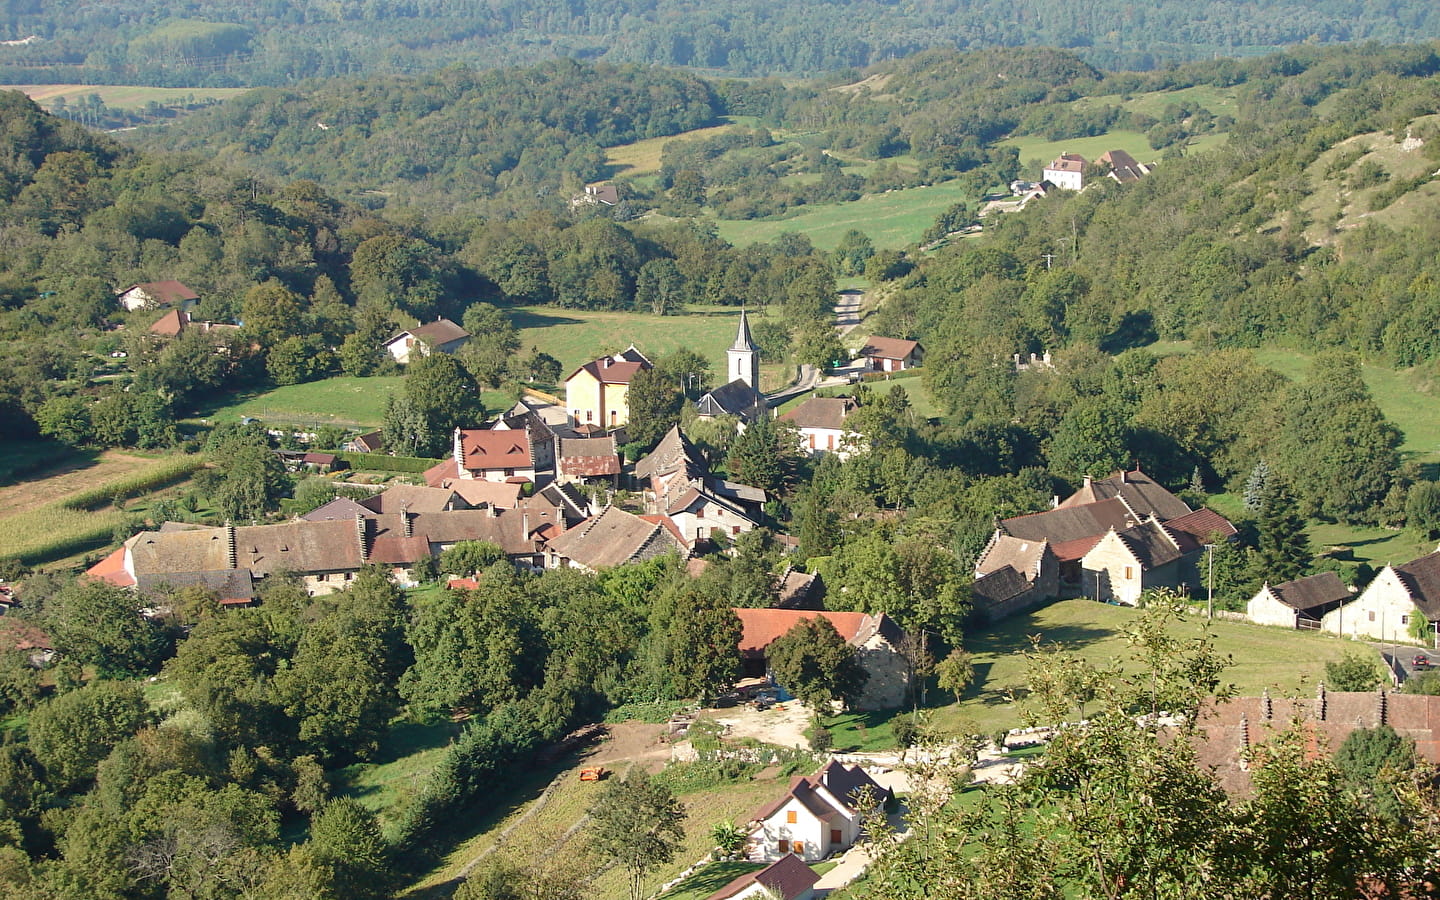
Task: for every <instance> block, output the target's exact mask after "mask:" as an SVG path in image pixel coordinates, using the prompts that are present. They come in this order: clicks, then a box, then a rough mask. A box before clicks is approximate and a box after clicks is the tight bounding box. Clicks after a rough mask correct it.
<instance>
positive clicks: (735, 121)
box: [605, 116, 780, 178]
mask: <svg viewBox="0 0 1440 900" xmlns="http://www.w3.org/2000/svg"><path fill="white" fill-rule="evenodd" d="M724 119H725V124H724V125H712V126H710V127H709V128H696V129H695V130H693V131H686V132H683V133H681V134H674V135H668V136H666V137H656V138H645V139H644V140H641V141H635V142H633V143H629V144H620V145H619V146H616V147H611V148H609V149H608V150H606V151H605V164H606V166H607V167H608V168H609V170H610V176H611V177H612V178H613V177H616V176H621V175H623V176H627V177H632V178H633V177H636V176H641V175H654V174H655V173H657V172H659V171H660V153H661V151H663V150H664V149H665V145H666V144H668V143H670V142H671V141H683V140H700V139H703V138H709V137H714V136H715V135H717V134H724V133H725V132H727V131H733V130H735V129H737V128H740V127H742V126H743V127H746V128H751V127H754V126H755V124H756V123H757V122H758V119H756V118H755V117H754V116H725V117H724ZM771 134H774V135H777V136H778V135H779V134H780V132H776V131H773V130H772V132H771Z"/></svg>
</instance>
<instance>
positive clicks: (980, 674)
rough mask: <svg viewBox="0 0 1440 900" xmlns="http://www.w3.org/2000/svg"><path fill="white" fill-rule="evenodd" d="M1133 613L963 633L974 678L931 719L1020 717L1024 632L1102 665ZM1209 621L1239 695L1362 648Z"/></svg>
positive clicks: (1120, 644) (1291, 683) (1078, 610)
mask: <svg viewBox="0 0 1440 900" xmlns="http://www.w3.org/2000/svg"><path fill="white" fill-rule="evenodd" d="M1139 615H1140V613H1139V611H1138V610H1135V609H1131V608H1129V607H1122V606H1110V605H1108V604H1104V603H1096V602H1095V601H1093V600H1062V601H1060V602H1057V603H1053V604H1051V605H1049V606H1046V607H1043V608H1041V609H1038V610H1035V611H1033V612H1030V613H1028V614H1025V615H1020V616H1015V617H1013V618H1010V619H1006V620H1005V621H1003V622H1000V623H997V624H994V625H989V626H986V627H984V628H983V629H981V630H978V631H976V632H973V633H971V634H969V635H967V636H966V639H965V645H966V647H965V649H966V650H968V651H970V653H971V654H973V655H974V658H975V683H974V684H972V685H971V686H970V688H969V690H967V691H966V692H965V694H964V696H963V697H962V698H961V702H960V703H958V704H952V705H950V706H945V707H942V708H940V709H936V710H934V711H933V716H934V721H935V723H936V725H937V726H939V727H940V728H941V729H942V730H943V731H952V732H968V733H975V734H994V733H995V732H997V731H1003V730H1006V729H1009V728H1013V727H1015V726H1017V725H1019V724H1021V706H1020V703H1019V702H1018V700H1019V698H1020V697H1021V696H1022V695H1023V694H1024V692H1025V677H1026V672H1027V668H1028V667H1027V662H1026V659H1025V657H1024V655H1023V654H1024V653H1025V652H1026V651H1028V650H1029V649H1030V647H1031V643H1030V637H1031V635H1039V636H1040V638H1041V640H1042V641H1043V642H1044V643H1045V644H1047V645H1049V644H1052V643H1058V644H1061V645H1063V646H1064V647H1065V648H1066V649H1067V650H1070V651H1073V652H1074V653H1075V654H1076V655H1077V656H1080V657H1082V658H1084V659H1086V660H1089V661H1091V662H1093V663H1096V664H1103V663H1105V662H1107V661H1109V660H1110V659H1112V658H1121V659H1124V658H1127V657H1128V653H1129V648H1128V647H1127V645H1126V639H1125V635H1124V629H1125V627H1126V626H1127V625H1129V624H1131V623H1132V622H1134V621H1135V620H1136V618H1137V617H1138V616H1139ZM1204 622H1205V620H1204V617H1203V616H1197V617H1195V619H1194V620H1193V621H1182V622H1179V623H1176V624H1175V625H1174V626H1172V631H1173V633H1174V634H1175V635H1176V636H1179V637H1185V636H1193V635H1195V634H1196V633H1198V631H1199V629H1200V627H1201V626H1202V624H1204ZM1211 625H1212V629H1213V633H1214V640H1215V649H1216V650H1217V651H1218V652H1219V653H1220V654H1221V655H1222V656H1224V655H1228V656H1230V658H1231V660H1232V662H1233V665H1232V666H1231V668H1229V669H1227V670H1226V671H1225V673H1224V675H1223V679H1224V680H1225V681H1227V682H1229V683H1232V684H1234V685H1235V686H1236V687H1237V688H1238V689H1239V692H1240V693H1241V694H1242V695H1246V696H1257V695H1259V693H1260V692H1261V691H1262V690H1263V689H1265V688H1269V689H1270V693H1271V694H1273V695H1276V696H1286V695H1288V694H1291V693H1294V692H1297V691H1298V692H1302V693H1304V692H1308V691H1311V690H1313V686H1314V684H1315V683H1316V682H1317V681H1319V680H1320V678H1321V677H1322V676H1323V675H1324V672H1325V663H1326V662H1330V661H1334V660H1338V659H1340V658H1341V656H1343V655H1344V653H1345V651H1346V650H1352V651H1353V650H1354V649H1356V648H1357V647H1359V648H1360V649H1362V650H1363V649H1365V648H1364V645H1363V644H1362V645H1356V644H1354V643H1351V642H1348V641H1344V640H1341V639H1339V638H1337V637H1334V636H1331V635H1322V634H1316V633H1314V632H1300V631H1287V630H1285V629H1281V628H1267V627H1264V626H1260V625H1250V624H1247V623H1243V622H1225V621H1220V620H1216V621H1215V622H1213V623H1211ZM931 696H932V698H933V697H934V696H935V695H934V693H933V692H932V694H931ZM872 727H873V724H872ZM856 742H857V741H856V740H855V736H854V735H853V734H841V733H837V734H836V735H835V743H836V746H837V747H844V746H847V745H848V744H852V743H856Z"/></svg>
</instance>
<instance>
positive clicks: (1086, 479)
mask: <svg viewBox="0 0 1440 900" xmlns="http://www.w3.org/2000/svg"><path fill="white" fill-rule="evenodd" d="M1090 481H1091V478H1090V476H1089V475H1086V476H1085V486H1086V487H1087V488H1088V487H1089V486H1090Z"/></svg>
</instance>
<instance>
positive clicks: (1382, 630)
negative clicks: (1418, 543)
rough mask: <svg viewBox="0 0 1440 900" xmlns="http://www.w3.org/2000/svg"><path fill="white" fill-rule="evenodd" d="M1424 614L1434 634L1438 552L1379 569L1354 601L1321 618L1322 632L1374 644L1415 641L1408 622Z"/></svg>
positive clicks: (1439, 598) (1439, 597)
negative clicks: (1372, 641) (1358, 638)
mask: <svg viewBox="0 0 1440 900" xmlns="http://www.w3.org/2000/svg"><path fill="white" fill-rule="evenodd" d="M1417 614H1419V615H1423V616H1424V617H1425V620H1426V621H1427V622H1429V623H1431V624H1430V626H1429V628H1430V630H1431V632H1432V637H1431V639H1430V640H1426V641H1424V643H1425V644H1427V645H1428V644H1431V643H1432V642H1433V632H1434V630H1435V628H1436V623H1440V551H1436V552H1435V553H1430V554H1427V555H1425V556H1422V557H1420V558H1419V559H1414V560H1411V561H1410V562H1408V563H1403V564H1401V565H1398V566H1386V567H1385V568H1383V569H1381V570H1380V574H1379V575H1376V576H1375V580H1374V581H1371V582H1370V584H1368V585H1367V586H1366V587H1365V590H1363V591H1361V592H1360V596H1359V597H1356V598H1355V600H1354V601H1353V602H1350V603H1345V604H1342V605H1340V606H1338V607H1336V608H1335V609H1333V610H1331V611H1329V612H1327V613H1325V615H1324V616H1322V617H1321V620H1320V627H1321V628H1322V629H1324V630H1325V631H1329V632H1333V633H1335V634H1339V635H1348V636H1350V637H1369V638H1373V639H1375V640H1377V641H1400V642H1414V641H1415V638H1414V636H1413V635H1412V634H1411V633H1410V625H1411V621H1412V620H1413V619H1414V618H1415V616H1416V615H1417Z"/></svg>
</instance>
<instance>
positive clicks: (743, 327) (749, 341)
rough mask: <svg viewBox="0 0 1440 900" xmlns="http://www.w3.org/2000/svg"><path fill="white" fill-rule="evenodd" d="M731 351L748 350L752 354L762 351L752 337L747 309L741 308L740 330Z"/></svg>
mask: <svg viewBox="0 0 1440 900" xmlns="http://www.w3.org/2000/svg"><path fill="white" fill-rule="evenodd" d="M730 349H731V350H748V351H750V352H751V353H753V352H755V351H756V350H758V349H760V348H758V347H756V346H755V341H754V339H753V338H751V337H750V320H749V319H748V318H747V317H746V315H745V307H743V306H742V307H740V328H739V330H738V331H736V332H735V344H734V345H733V346H732V347H731V348H730Z"/></svg>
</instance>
